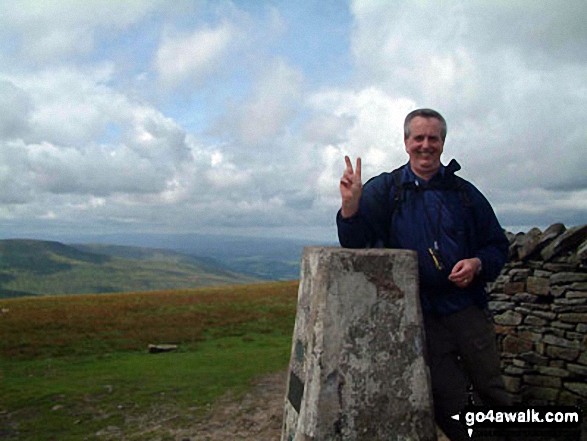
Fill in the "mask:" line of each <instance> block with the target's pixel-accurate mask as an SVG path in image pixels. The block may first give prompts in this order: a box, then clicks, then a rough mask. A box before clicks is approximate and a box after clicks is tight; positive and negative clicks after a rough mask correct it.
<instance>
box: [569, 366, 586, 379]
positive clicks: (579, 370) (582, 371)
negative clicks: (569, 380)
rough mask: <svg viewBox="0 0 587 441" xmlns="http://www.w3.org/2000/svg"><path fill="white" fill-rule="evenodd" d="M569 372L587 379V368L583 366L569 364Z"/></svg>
mask: <svg viewBox="0 0 587 441" xmlns="http://www.w3.org/2000/svg"><path fill="white" fill-rule="evenodd" d="M567 370H568V371H569V372H572V373H573V374H577V375H581V376H583V377H585V378H587V366H582V365H580V364H571V363H569V364H567Z"/></svg>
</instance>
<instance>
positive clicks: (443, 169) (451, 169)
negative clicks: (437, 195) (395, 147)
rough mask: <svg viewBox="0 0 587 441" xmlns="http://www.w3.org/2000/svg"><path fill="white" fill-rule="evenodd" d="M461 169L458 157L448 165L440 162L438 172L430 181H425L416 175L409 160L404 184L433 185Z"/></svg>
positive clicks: (405, 167) (405, 168)
mask: <svg viewBox="0 0 587 441" xmlns="http://www.w3.org/2000/svg"><path fill="white" fill-rule="evenodd" d="M460 169H461V165H460V164H459V163H458V162H457V160H456V159H451V160H450V162H449V163H448V165H446V166H445V165H443V164H440V169H439V170H438V172H437V173H436V174H435V175H434V176H432V178H430V180H429V181H425V180H424V179H422V178H420V177H418V176H416V174H415V173H414V172H413V171H412V167H411V166H410V163H409V162H408V163H407V164H406V165H405V166H404V170H405V171H404V174H403V179H402V184H407V183H413V184H416V183H417V184H416V185H419V186H428V185H433V184H434V183H436V182H439V181H442V180H443V179H444V178H445V176H447V175H452V174H454V173H456V172H457V171H459V170H460Z"/></svg>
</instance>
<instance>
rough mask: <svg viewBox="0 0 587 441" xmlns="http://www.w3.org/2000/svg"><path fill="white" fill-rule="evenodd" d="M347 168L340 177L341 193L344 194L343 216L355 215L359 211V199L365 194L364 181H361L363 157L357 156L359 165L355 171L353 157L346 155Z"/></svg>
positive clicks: (341, 212)
mask: <svg viewBox="0 0 587 441" xmlns="http://www.w3.org/2000/svg"><path fill="white" fill-rule="evenodd" d="M344 160H345V162H346V169H345V170H344V173H343V175H342V178H340V195H341V196H342V209H341V211H340V214H341V215H342V217H345V218H347V217H351V216H354V215H355V214H356V213H357V211H359V201H360V200H361V195H362V194H363V183H362V182H361V158H357V166H356V168H355V170H354V171H353V165H352V164H351V159H350V158H349V157H348V156H345V157H344Z"/></svg>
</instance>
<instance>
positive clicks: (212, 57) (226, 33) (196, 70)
mask: <svg viewBox="0 0 587 441" xmlns="http://www.w3.org/2000/svg"><path fill="white" fill-rule="evenodd" d="M235 36H236V30H235V29H234V27H233V26H232V25H231V24H230V23H229V22H224V23H222V24H221V25H219V26H217V27H215V28H212V27H209V26H205V27H203V28H200V29H197V30H195V31H193V32H192V33H190V34H187V35H186V34H177V35H165V36H163V38H162V40H161V43H160V46H159V49H158V50H157V54H156V57H155V60H154V66H155V69H156V70H157V72H158V74H159V77H160V78H161V81H162V82H163V83H164V84H165V85H166V86H168V87H174V86H177V85H179V84H181V83H183V82H184V81H189V82H190V83H193V84H200V83H201V82H202V81H203V80H204V79H205V78H206V77H208V76H209V75H211V74H213V73H215V72H216V71H217V69H218V68H219V67H220V65H221V63H222V61H223V60H224V57H225V56H226V52H227V50H228V49H229V48H230V44H231V43H232V41H233V40H234V38H235Z"/></svg>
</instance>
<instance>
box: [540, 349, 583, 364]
mask: <svg viewBox="0 0 587 441" xmlns="http://www.w3.org/2000/svg"><path fill="white" fill-rule="evenodd" d="M546 354H547V355H548V356H549V357H551V358H555V359H557V358H558V359H560V360H566V361H575V360H576V359H577V357H578V356H579V350H578V349H571V348H563V347H560V346H547V348H546Z"/></svg>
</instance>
